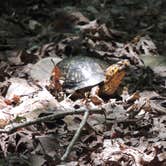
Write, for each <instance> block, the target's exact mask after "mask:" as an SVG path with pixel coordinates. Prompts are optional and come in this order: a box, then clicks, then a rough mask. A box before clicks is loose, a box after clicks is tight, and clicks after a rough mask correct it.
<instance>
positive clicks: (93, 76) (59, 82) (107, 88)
mask: <svg viewBox="0 0 166 166" xmlns="http://www.w3.org/2000/svg"><path fill="white" fill-rule="evenodd" d="M127 66H129V61H128V60H122V61H120V62H118V63H116V64H112V63H107V62H106V61H104V60H101V59H99V58H94V57H89V56H83V55H77V56H72V57H68V58H65V59H63V60H62V61H60V62H59V63H58V64H56V66H55V68H54V70H53V72H52V77H51V78H52V79H51V80H52V82H53V84H54V85H55V88H56V89H58V90H62V89H65V91H66V92H69V93H73V92H75V91H78V90H79V91H80V90H85V89H90V88H92V87H94V86H96V85H99V86H100V89H101V90H102V92H103V93H105V94H108V95H111V94H112V93H114V91H115V90H116V89H117V87H118V86H119V84H120V82H121V80H122V79H123V77H124V75H125V73H124V69H125V68H126V67H127ZM111 81H112V83H111ZM60 87H61V88H60ZM111 88H112V89H111Z"/></svg>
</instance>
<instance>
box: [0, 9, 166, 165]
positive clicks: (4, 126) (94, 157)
mask: <svg viewBox="0 0 166 166" xmlns="http://www.w3.org/2000/svg"><path fill="white" fill-rule="evenodd" d="M53 15H54V16H55V17H56V18H58V19H55V20H54V21H55V22H52V24H51V25H50V26H49V27H47V28H48V29H49V28H50V30H49V31H48V29H47V28H45V29H44V28H43V30H42V31H41V32H39V33H38V34H37V39H42V38H43V36H47V37H48V38H53V37H54V39H55V41H51V42H48V43H44V42H43V43H42V44H41V46H36V47H34V48H32V47H31V48H30V49H26V50H23V49H22V50H21V52H17V53H16V54H15V58H13V56H10V55H9V53H8V55H9V56H7V57H6V58H7V59H5V60H4V59H1V61H0V69H1V74H0V81H1V82H0V92H1V96H0V128H1V130H0V133H1V135H0V140H1V141H0V147H1V157H2V159H3V160H4V161H7V164H8V165H16V164H19V165H21V164H24V165H60V164H64V165H137V166H142V165H155V164H156V163H157V164H160V165H163V166H164V164H165V160H166V157H165V156H166V155H165V149H166V144H165V139H166V133H165V129H166V125H165V121H166V116H165V114H166V104H165V102H166V95H165V94H166V93H165V92H166V87H165V75H163V73H164V72H165V68H163V69H161V70H162V74H161V75H160V74H159V72H155V71H153V70H152V69H148V68H146V67H145V65H144V62H143V60H142V59H141V58H140V55H141V56H142V55H143V54H144V56H147V57H148V56H152V57H153V56H154V55H156V57H157V56H159V55H158V53H157V48H156V46H155V44H154V42H153V41H152V39H151V38H150V37H149V36H147V35H146V36H141V35H140V36H139V35H138V36H136V37H135V38H134V39H132V40H131V41H128V42H120V41H118V38H119V37H120V36H123V35H125V33H124V32H121V31H116V30H114V29H112V28H110V27H109V26H107V25H106V24H104V23H100V21H99V20H96V19H95V20H92V21H90V20H89V19H88V18H87V17H86V16H84V15H83V14H82V13H81V12H79V11H77V12H74V13H69V12H67V13H66V12H64V11H63V12H57V13H55V14H53ZM62 18H68V20H67V22H66V24H65V25H64V21H62ZM36 26H41V24H39V23H38V21H35V20H34V21H33V20H30V22H29V27H28V28H29V30H30V31H34V30H36V28H35V27H36ZM41 27H42V26H41ZM73 28H75V29H76V30H78V32H77V33H73ZM53 29H54V30H53ZM56 30H57V31H56ZM66 31H67V32H68V33H66ZM32 41H33V40H32ZM41 41H42V40H41ZM87 50H88V51H87ZM14 52H15V51H13V53H14ZM84 52H86V54H88V55H89V56H92V57H94V58H96V57H97V58H101V59H104V60H105V61H107V62H109V63H110V64H112V62H113V63H117V62H118V61H120V60H123V59H127V60H129V61H130V69H129V70H128V71H126V73H125V77H124V79H123V80H121V76H118V75H117V77H116V78H115V80H114V82H113V81H111V83H112V84H113V85H114V86H115V87H117V83H118V84H120V86H119V87H118V88H116V89H113V94H112V93H111V96H98V94H97V93H96V92H97V91H98V90H97V89H95V90H94V92H92V93H91V94H90V95H88V93H86V92H84V93H85V95H84V97H83V98H82V97H80V96H79V95H78V96H75V97H74V99H73V98H72V97H71V96H70V95H67V94H66V93H65V91H61V92H58V97H57V96H56V95H57V94H56V93H55V89H54V86H51V89H50V77H51V73H52V70H53V68H54V67H55V66H54V64H53V63H52V62H51V60H53V61H54V63H55V65H56V64H57V63H58V62H59V61H60V60H61V59H63V58H65V57H67V56H69V55H70V54H73V55H77V54H78V53H79V54H82V53H84ZM5 53H6V52H5ZM122 74H123V73H122ZM56 79H58V78H56ZM56 87H57V85H56ZM58 90H59V89H58ZM106 91H107V90H106ZM114 91H116V92H115V93H114ZM111 92H112V91H111ZM87 110H90V111H91V112H90V113H89V115H88V118H87V119H86V121H85V122H84V125H83V127H82V128H81V127H80V125H81V123H82V121H83V120H82V119H84V116H85V115H83V114H85V113H84V112H86V111H87ZM79 111H80V113H79ZM93 111H94V112H93ZM68 112H70V113H68ZM56 113H57V115H56V116H54V117H51V115H54V114H56ZM63 113H64V114H63ZM48 116H50V117H51V118H45V117H48ZM15 126H16V128H15ZM79 128H81V129H80V131H81V132H80V133H79V135H78V138H76V140H75V142H74V144H72V148H71V149H69V152H70V153H68V147H69V146H68V145H70V144H71V142H72V140H73V137H74V136H75V135H76V133H77V131H78V129H79ZM7 131H9V132H7ZM78 132H79V131H78ZM66 152H67V153H68V154H67V157H66V158H65V157H64V154H66ZM64 158H65V160H64Z"/></svg>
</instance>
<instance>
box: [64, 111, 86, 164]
mask: <svg viewBox="0 0 166 166" xmlns="http://www.w3.org/2000/svg"><path fill="white" fill-rule="evenodd" d="M88 116H89V110H86V111H85V113H84V117H83V119H82V121H81V123H80V126H79V128H78V129H77V131H76V133H75V135H74V137H73V139H72V140H71V142H70V144H69V145H68V147H67V149H66V152H65V153H64V155H63V156H62V158H61V161H65V160H66V159H67V157H68V156H69V153H70V152H71V150H72V148H73V146H74V144H75V142H76V141H77V139H78V137H79V136H80V133H81V131H82V129H83V127H84V126H85V124H86V122H87V119H88Z"/></svg>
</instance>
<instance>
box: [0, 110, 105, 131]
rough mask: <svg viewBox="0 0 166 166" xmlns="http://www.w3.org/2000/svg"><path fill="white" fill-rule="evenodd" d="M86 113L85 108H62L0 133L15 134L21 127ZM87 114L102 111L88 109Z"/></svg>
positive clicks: (100, 111)
mask: <svg viewBox="0 0 166 166" xmlns="http://www.w3.org/2000/svg"><path fill="white" fill-rule="evenodd" d="M85 111H86V109H85V108H80V109H74V108H73V109H71V110H65V109H64V108H60V109H59V110H55V112H54V113H53V114H51V115H48V116H44V117H40V118H37V119H34V120H31V121H28V122H24V123H21V124H17V125H12V126H10V127H8V128H7V127H6V129H0V133H7V134H11V133H13V132H15V131H16V130H17V129H20V128H23V127H27V126H30V125H33V124H37V123H41V122H45V121H48V120H54V119H58V118H63V117H65V116H67V115H77V114H82V113H84V112H85ZM89 113H95V114H103V113H104V111H103V109H102V108H96V109H90V110H89Z"/></svg>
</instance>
